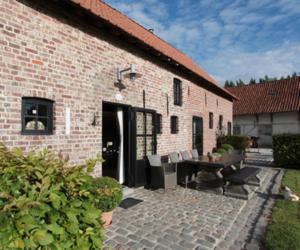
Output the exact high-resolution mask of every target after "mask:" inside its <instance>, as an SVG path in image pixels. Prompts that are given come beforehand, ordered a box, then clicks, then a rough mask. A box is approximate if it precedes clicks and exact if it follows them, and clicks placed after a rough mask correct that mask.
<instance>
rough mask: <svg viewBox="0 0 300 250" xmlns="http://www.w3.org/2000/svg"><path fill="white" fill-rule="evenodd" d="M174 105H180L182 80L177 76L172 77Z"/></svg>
mask: <svg viewBox="0 0 300 250" xmlns="http://www.w3.org/2000/svg"><path fill="white" fill-rule="evenodd" d="M173 88H174V105H176V106H182V82H181V80H179V79H178V78H174V82H173Z"/></svg>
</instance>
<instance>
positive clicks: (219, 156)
mask: <svg viewBox="0 0 300 250" xmlns="http://www.w3.org/2000/svg"><path fill="white" fill-rule="evenodd" d="M211 156H212V157H214V158H221V157H222V155H221V154H220V153H217V152H215V153H212V154H211Z"/></svg>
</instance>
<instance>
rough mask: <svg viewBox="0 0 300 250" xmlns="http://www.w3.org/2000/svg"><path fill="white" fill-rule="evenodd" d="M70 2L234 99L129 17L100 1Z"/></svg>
mask: <svg viewBox="0 0 300 250" xmlns="http://www.w3.org/2000/svg"><path fill="white" fill-rule="evenodd" d="M70 1H71V2H74V3H75V4H78V5H80V6H81V7H82V8H84V9H86V10H88V11H90V12H91V13H93V14H94V15H96V16H98V17H100V18H101V19H103V20H105V21H107V22H109V23H111V24H112V25H114V26H116V27H118V28H120V29H121V30H123V31H125V32H126V33H128V34H129V35H131V36H133V37H135V38H136V39H138V40H140V41H141V42H143V43H145V44H147V45H148V46H150V47H152V48H153V49H155V50H157V51H158V52H160V53H161V54H163V55H165V56H167V57H169V58H170V59H172V60H173V61H175V62H177V63H178V64H180V65H182V66H184V67H185V68H187V69H189V70H190V71H192V72H194V73H195V74H197V75H198V76H200V77H201V78H204V79H205V80H207V81H208V82H209V83H210V84H212V85H214V86H215V87H217V88H218V89H220V90H221V91H222V92H223V93H226V94H227V95H230V96H231V97H232V98H235V97H234V96H232V94H231V93H230V92H228V91H227V90H226V89H224V88H223V87H221V86H220V85H218V83H217V82H216V80H214V79H213V78H212V77H211V76H209V75H208V74H207V73H206V72H205V71H204V70H203V69H201V68H200V67H199V66H198V65H197V64H196V63H195V62H193V60H192V59H191V58H189V57H188V56H187V55H185V54H184V53H182V52H181V51H179V50H177V49H176V48H174V47H172V46H171V45H170V44H169V43H167V42H166V41H164V40H162V39H161V38H159V37H158V36H156V35H155V34H153V33H152V32H150V31H149V30H147V29H145V28H144V27H143V26H141V25H139V24H138V23H136V22H135V21H133V20H132V19H130V18H129V17H127V16H125V15H124V14H122V13H121V12H119V11H117V10H116V9H114V8H112V7H111V6H109V5H108V4H106V3H104V2H102V1H100V0H70Z"/></svg>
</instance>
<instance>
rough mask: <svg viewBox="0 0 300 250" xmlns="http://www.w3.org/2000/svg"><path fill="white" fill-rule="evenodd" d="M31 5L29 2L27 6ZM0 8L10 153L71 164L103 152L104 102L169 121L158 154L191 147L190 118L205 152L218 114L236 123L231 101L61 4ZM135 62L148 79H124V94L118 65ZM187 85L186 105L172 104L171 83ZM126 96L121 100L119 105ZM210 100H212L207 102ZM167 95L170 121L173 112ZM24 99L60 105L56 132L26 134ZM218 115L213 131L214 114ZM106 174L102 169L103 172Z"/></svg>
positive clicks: (3, 123)
mask: <svg viewBox="0 0 300 250" xmlns="http://www.w3.org/2000/svg"><path fill="white" fill-rule="evenodd" d="M28 2H29V3H28ZM28 2H27V1H15V0H1V3H0V79H1V81H0V141H4V142H5V144H6V145H7V146H9V147H21V148H23V149H24V150H26V151H28V150H29V149H32V148H41V147H48V148H50V149H53V150H56V151H59V150H61V151H62V152H63V153H65V154H69V156H70V159H71V163H79V162H82V161H83V160H84V159H86V158H87V157H92V156H95V155H96V154H97V153H101V147H102V146H101V133H102V124H101V122H102V121H101V119H100V124H99V126H93V125H92V121H93V116H94V114H95V113H96V112H98V113H99V114H100V116H101V112H102V102H103V101H109V102H115V103H123V104H130V105H132V106H134V107H142V106H143V90H145V92H146V108H148V109H154V110H156V111H157V112H158V113H160V114H162V116H163V133H162V135H158V138H157V140H158V153H159V154H167V153H169V152H171V151H179V150H186V149H191V147H192V132H191V131H192V116H200V117H203V120H204V154H206V153H207V152H208V151H211V150H212V147H214V146H215V128H216V126H217V124H218V117H219V114H222V115H223V116H224V124H225V125H226V124H227V122H228V121H232V102H231V101H229V100H227V99H224V98H222V97H221V96H218V95H216V94H214V93H212V92H210V91H208V90H206V89H204V88H202V87H200V86H198V85H196V84H194V83H192V82H191V81H190V80H189V79H188V77H185V76H184V75H183V74H182V73H179V72H176V71H174V70H173V69H170V68H169V67H168V66H166V65H164V64H163V63H161V62H159V61H157V60H156V59H153V58H150V57H149V55H147V54H145V52H143V51H141V50H139V49H138V48H136V47H134V46H133V45H130V44H127V43H126V42H124V41H122V40H121V39H119V38H118V37H117V36H113V35H108V34H107V32H106V31H104V30H101V28H94V27H93V26H92V25H89V24H88V22H85V21H82V23H81V21H80V20H78V19H76V18H75V17H73V16H72V13H70V12H68V11H67V10H66V11H65V10H62V9H60V8H58V7H56V6H55V4H51V3H50V1H49V3H43V10H42V11H37V10H36V7H35V6H34V4H32V5H31V4H30V2H31V1H28ZM132 63H133V64H135V65H136V67H137V71H138V72H139V73H141V74H142V77H141V78H139V79H137V80H135V81H133V82H132V81H130V80H124V85H125V86H126V89H124V90H121V91H120V90H119V89H118V88H116V87H115V82H116V69H117V67H122V68H123V67H128V66H129V64H132ZM174 77H176V78H179V79H181V80H182V84H183V85H182V86H183V105H182V106H181V107H179V106H174V105H173V78H174ZM118 93H119V94H121V95H122V97H123V100H122V101H118V100H117V99H116V94H118ZM205 95H206V102H205ZM167 96H168V99H169V115H168V114H167ZM22 97H42V98H48V99H51V100H53V101H55V103H54V117H55V118H54V134H53V135H50V136H25V135H21V99H22ZM67 107H69V108H71V119H72V126H71V135H66V134H65V110H66V108H67ZM209 112H213V113H214V119H215V121H214V129H209V127H208V114H209ZM171 115H176V116H178V117H179V133H178V134H176V135H173V134H171V133H170V116H171ZM100 172H101V168H99V169H98V174H99V173H100Z"/></svg>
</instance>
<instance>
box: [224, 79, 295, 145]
mask: <svg viewBox="0 0 300 250" xmlns="http://www.w3.org/2000/svg"><path fill="white" fill-rule="evenodd" d="M228 90H229V91H230V92H232V93H233V94H234V95H235V96H237V97H238V98H239V100H237V101H235V102H234V104H233V133H234V134H237V135H247V136H250V137H258V145H259V147H270V146H271V145H272V135H274V134H282V133H300V77H294V78H291V79H285V80H276V81H272V82H266V83H260V84H249V85H244V86H240V87H235V88H228Z"/></svg>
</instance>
